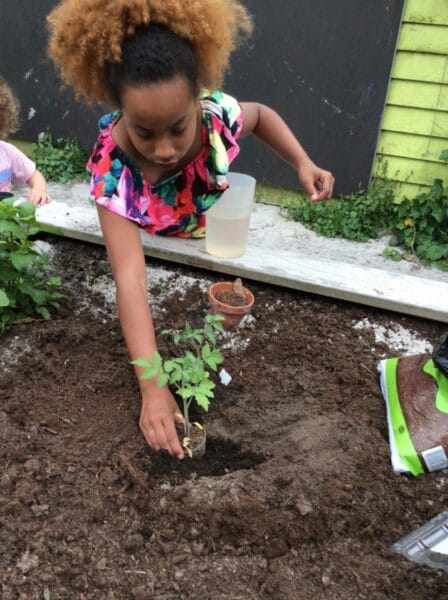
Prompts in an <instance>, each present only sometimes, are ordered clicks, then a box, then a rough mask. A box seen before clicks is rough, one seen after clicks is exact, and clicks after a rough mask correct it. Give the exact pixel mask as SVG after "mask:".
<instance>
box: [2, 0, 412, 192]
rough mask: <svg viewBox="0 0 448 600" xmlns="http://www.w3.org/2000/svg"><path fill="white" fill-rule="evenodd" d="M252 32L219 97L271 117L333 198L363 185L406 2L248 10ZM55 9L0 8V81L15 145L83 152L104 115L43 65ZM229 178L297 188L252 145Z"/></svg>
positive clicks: (325, 0)
mask: <svg viewBox="0 0 448 600" xmlns="http://www.w3.org/2000/svg"><path fill="white" fill-rule="evenodd" d="M244 3H245V4H246V6H247V7H248V8H249V10H250V11H251V12H252V14H253V15H254V18H255V32H254V35H253V36H252V38H251V39H250V41H249V42H248V43H246V44H245V46H244V47H243V48H241V49H240V50H239V51H238V52H237V53H236V54H235V55H234V56H233V58H232V63H231V70H230V72H229V74H228V77H227V80H226V85H225V89H226V91H229V92H230V93H232V94H234V95H235V96H236V97H237V98H239V99H240V100H256V101H259V102H263V103H265V104H268V105H270V106H272V107H273V108H275V109H276V110H277V111H278V112H280V113H281V114H282V115H283V116H284V118H285V119H286V121H287V122H288V123H289V125H290V126H291V128H292V129H293V131H294V132H295V133H296V134H297V135H298V137H299V139H300V140H301V142H302V143H303V145H304V146H305V148H306V149H307V151H308V152H309V154H310V155H311V157H312V158H313V159H314V160H315V162H317V163H318V164H320V165H321V166H323V167H325V168H328V169H330V170H332V171H333V173H334V174H335V176H336V180H337V192H339V193H348V192H351V191H353V190H356V189H358V188H359V187H366V186H367V185H368V182H369V176H370V172H371V167H372V162H373V159H374V155H375V147H376V142H377V137H378V131H379V127H380V123H381V117H382V111H383V107H384V101H385V96H386V90H387V85H388V81H389V75H390V70H391V64H392V60H393V55H394V50H395V43H396V38H397V34H398V31H399V26H400V17H401V12H402V8H403V0H362V1H361V2H360V1H359V0H337V1H335V0H282V1H281V2H266V1H265V2H262V0H245V1H244ZM55 4H57V2H55V1H54V0H41V1H40V2H33V3H27V6H26V11H22V10H18V6H20V2H19V3H17V1H13V0H1V7H0V73H1V74H2V75H4V76H5V77H6V78H7V79H8V81H9V82H10V84H11V85H12V87H13V88H14V90H15V91H16V93H17V95H18V97H19V99H20V101H21V103H22V107H23V111H22V118H23V125H22V129H21V131H20V135H21V136H22V137H25V138H28V139H35V138H36V136H37V135H38V134H39V133H40V132H41V131H44V130H45V129H50V130H51V131H52V132H53V134H54V135H55V136H62V137H76V138H77V139H78V140H79V141H80V142H81V143H82V144H84V145H87V146H90V145H91V144H92V142H93V141H94V139H95V137H96V121H97V118H98V116H99V115H101V114H102V113H103V112H104V111H103V110H102V109H101V108H100V107H95V108H94V109H90V108H87V107H86V106H84V105H81V104H79V103H77V102H75V100H74V98H73V94H72V92H71V90H69V89H61V86H60V83H59V80H58V76H57V74H56V72H55V70H54V68H53V67H52V65H51V64H50V62H49V61H48V59H47V58H46V50H45V47H46V28H45V15H46V14H47V13H48V12H49V11H50V10H51V8H52V7H53V6H54V5H55ZM242 148H243V151H242V153H241V155H240V157H239V158H238V159H237V162H236V163H235V168H236V169H238V170H242V171H246V172H248V173H251V174H253V175H255V176H256V177H257V179H258V180H259V181H262V182H265V183H270V184H274V185H281V186H286V187H296V186H297V178H296V175H295V173H294V172H293V171H292V169H290V168H289V167H288V166H287V165H285V164H284V163H283V162H282V161H281V160H280V159H278V158H277V157H276V156H274V155H273V154H272V152H270V151H268V150H267V149H266V148H264V147H263V146H262V145H261V144H260V143H258V142H257V141H256V140H253V139H245V140H243V141H242Z"/></svg>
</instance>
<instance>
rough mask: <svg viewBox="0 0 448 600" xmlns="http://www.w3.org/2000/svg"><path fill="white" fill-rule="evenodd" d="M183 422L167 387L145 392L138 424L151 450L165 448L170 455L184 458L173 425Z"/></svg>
mask: <svg viewBox="0 0 448 600" xmlns="http://www.w3.org/2000/svg"><path fill="white" fill-rule="evenodd" d="M183 422H184V419H183V417H182V414H181V412H180V410H179V407H178V406H177V404H176V401H175V400H174V398H173V395H172V394H171V392H170V390H169V389H168V388H167V387H163V388H157V389H154V391H152V392H151V393H150V394H149V393H148V392H145V394H144V395H143V397H142V410H141V414H140V423H139V424H140V429H141V430H142V432H143V435H144V436H145V439H146V441H147V442H148V444H149V446H151V448H152V449H153V450H167V451H168V452H169V454H171V456H175V457H176V458H179V459H182V458H184V452H183V450H182V447H181V445H180V442H179V438H178V437H177V433H176V429H175V426H174V424H175V423H183Z"/></svg>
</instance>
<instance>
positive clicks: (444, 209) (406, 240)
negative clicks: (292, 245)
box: [286, 151, 448, 269]
mask: <svg viewBox="0 0 448 600" xmlns="http://www.w3.org/2000/svg"><path fill="white" fill-rule="evenodd" d="M440 159H441V160H445V161H448V151H445V152H443V153H442V155H441V156H440ZM394 189H395V186H394V184H393V183H392V182H388V181H387V180H380V181H378V182H376V184H375V185H374V186H372V188H371V189H370V190H369V191H368V192H360V193H358V194H354V195H350V196H346V197H343V198H341V199H336V200H329V201H327V202H323V203H320V204H311V202H309V201H308V200H303V202H302V203H300V204H299V205H294V206H287V207H286V208H287V212H288V216H289V218H292V219H293V220H295V221H300V222H302V223H304V225H306V226H308V227H309V228H310V229H313V230H314V231H316V233H318V234H320V235H324V236H327V237H344V238H347V239H350V240H357V241H362V242H363V241H367V240H369V239H372V238H378V237H379V236H380V235H383V234H385V233H392V234H393V236H392V238H391V240H390V246H392V247H391V248H385V249H384V251H383V255H384V256H385V257H387V258H390V259H392V260H401V259H402V258H406V259H408V260H409V259H418V260H420V261H421V262H422V263H424V264H432V265H434V266H436V267H438V268H440V269H448V189H447V188H446V187H444V185H443V182H442V181H441V180H439V179H437V180H435V181H434V183H433V185H432V187H431V188H430V189H429V190H427V191H425V192H422V193H420V194H418V195H417V196H416V197H414V198H411V199H408V198H406V199H405V200H403V201H402V202H400V203H398V202H396V201H395V200H394ZM398 247H400V248H401V249H402V250H401V251H400V250H399V249H398Z"/></svg>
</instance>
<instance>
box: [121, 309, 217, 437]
mask: <svg viewBox="0 0 448 600" xmlns="http://www.w3.org/2000/svg"><path fill="white" fill-rule="evenodd" d="M221 321H222V317H221V316H217V315H207V316H206V318H205V323H204V326H203V327H202V328H198V329H195V328H193V327H192V325H190V323H186V324H185V327H184V329H183V330H182V331H178V330H170V329H166V330H164V331H162V335H170V336H171V338H172V340H173V342H174V345H175V346H176V347H177V348H178V349H179V353H178V354H177V355H176V356H172V357H170V358H168V359H166V360H164V359H163V358H162V357H161V355H160V354H159V353H158V352H154V353H153V355H152V358H151V359H147V358H137V359H135V360H134V361H132V364H134V365H135V366H139V367H143V368H144V370H143V372H142V373H141V374H140V377H141V378H142V379H151V378H153V377H157V383H158V385H159V386H160V387H162V386H164V385H169V386H172V387H173V388H174V390H175V392H176V393H177V395H178V396H179V398H181V399H182V403H183V416H184V419H185V423H186V431H189V430H190V419H189V408H190V405H191V402H192V401H193V400H194V401H195V402H196V404H197V405H198V406H199V407H200V408H202V409H203V410H204V411H208V409H209V406H210V402H211V400H212V399H213V398H214V388H215V387H216V386H215V383H214V382H213V381H212V380H211V379H210V369H211V370H213V371H216V369H217V367H218V365H219V364H221V363H222V362H223V360H224V358H223V356H222V354H221V352H220V351H219V350H218V348H216V344H217V338H216V335H215V333H216V332H221V331H224V329H223V327H222V324H221ZM205 340H207V341H205Z"/></svg>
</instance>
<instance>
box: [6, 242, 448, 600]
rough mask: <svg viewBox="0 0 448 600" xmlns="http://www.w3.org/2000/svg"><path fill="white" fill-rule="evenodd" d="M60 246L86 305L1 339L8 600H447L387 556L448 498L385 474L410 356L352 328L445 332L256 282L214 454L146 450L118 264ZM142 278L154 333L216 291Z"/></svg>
mask: <svg viewBox="0 0 448 600" xmlns="http://www.w3.org/2000/svg"><path fill="white" fill-rule="evenodd" d="M47 239H48V241H51V243H52V248H53V249H54V251H53V252H52V254H51V256H52V261H53V264H54V266H55V267H56V269H57V273H59V274H60V275H61V277H62V279H63V281H64V285H65V291H66V292H67V293H68V294H70V295H71V297H72V300H71V301H70V303H65V304H64V306H63V307H62V309H61V311H60V312H59V314H58V316H57V317H56V319H55V320H53V321H35V322H33V323H28V324H24V325H16V326H14V327H13V328H12V329H10V330H9V331H8V332H6V334H4V335H2V336H1V337H0V363H1V364H0V367H1V368H0V399H1V400H0V461H1V470H0V547H1V549H2V551H1V553H0V572H1V574H2V577H1V580H0V597H1V598H2V600H18V599H23V600H38V599H41V598H48V597H49V598H51V600H65V599H67V598H70V599H71V598H73V599H79V600H103V599H104V600H109V599H110V600H149V599H151V600H178V599H179V600H180V599H181V600H190V599H191V600H193V599H194V600H199V599H200V600H308V599H310V598H312V599H313V600H391V599H393V600H436V599H437V600H442V599H444V598H447V597H448V579H447V576H446V574H444V573H442V572H439V571H436V570H432V569H430V568H428V567H421V566H416V565H414V564H413V563H410V562H409V561H407V560H406V559H404V558H403V557H401V556H399V555H396V554H394V553H392V552H391V550H390V546H391V545H392V543H394V542H395V541H397V540H398V539H399V538H401V537H402V536H404V535H405V534H407V533H409V532H410V531H412V530H414V529H415V528H417V527H419V526H420V525H422V524H423V523H425V522H426V521H428V520H429V519H431V518H432V517H434V516H435V515H437V514H438V513H440V512H442V511H444V510H446V498H447V495H448V478H447V474H446V472H444V471H440V472H434V473H429V474H427V475H424V476H422V477H420V478H418V479H413V478H409V477H405V476H399V475H395V474H394V473H393V471H392V468H391V466H390V451H389V442H388V438H387V425H386V417H385V406H384V402H383V400H382V398H381V395H380V390H379V386H378V381H377V375H376V365H377V362H378V360H379V359H381V358H382V357H385V356H394V355H397V353H398V354H400V353H402V352H403V351H404V350H405V349H408V348H409V345H410V342H409V341H408V342H406V341H404V342H403V344H404V346H403V347H402V348H401V350H399V351H397V350H396V349H395V348H393V347H392V341H390V342H388V343H386V342H384V341H381V340H380V339H377V338H376V337H375V335H376V333H375V331H374V329H372V328H370V329H369V328H366V329H359V328H355V325H357V326H358V325H359V323H363V322H364V323H365V322H366V321H364V320H365V319H368V322H369V323H373V324H375V326H376V327H377V328H378V330H381V329H380V328H381V327H384V328H385V329H384V330H385V331H390V332H391V333H393V334H394V336H395V338H396V337H397V335H398V333H397V332H401V331H405V332H408V334H407V335H408V338H411V339H414V338H415V339H417V340H421V339H427V340H432V341H435V340H436V339H438V338H439V336H440V335H441V334H442V333H443V332H444V331H445V329H446V326H443V325H441V324H438V323H434V322H430V321H425V320H423V319H416V318H410V317H405V316H400V315H397V314H393V313H390V312H383V311H380V310H374V309H371V308H366V307H363V306H359V305H353V304H349V303H344V302H338V301H335V300H332V299H326V298H322V297H318V296H312V295H308V294H304V293H300V292H294V291H288V290H285V289H281V288H275V287H271V286H268V285H262V284H255V283H253V282H251V290H253V291H254V293H255V294H256V298H257V304H256V305H255V306H254V309H253V311H252V313H251V316H250V319H248V320H247V321H246V322H245V323H243V324H242V326H241V327H240V328H238V330H235V331H233V332H230V331H229V332H226V333H225V334H224V336H223V338H222V343H221V348H222V351H223V353H224V357H225V362H224V363H223V366H224V367H225V369H226V370H227V371H228V372H229V373H230V374H231V376H232V381H231V383H230V384H229V385H228V386H226V387H225V386H222V385H218V387H217V388H216V398H215V400H214V402H213V403H212V405H211V407H210V411H209V413H208V414H207V415H206V416H205V417H204V418H202V417H201V421H202V420H203V421H204V425H205V426H206V428H207V452H206V454H205V456H204V458H203V459H200V460H198V461H195V460H183V461H176V460H174V459H171V458H169V457H168V456H167V455H166V454H160V453H159V454H155V453H153V452H151V451H150V450H149V449H148V448H147V446H146V444H145V442H144V439H143V437H142V435H141V434H140V431H139V427H138V420H139V394H138V384H137V381H136V379H135V376H134V373H133V369H132V367H131V365H130V364H129V358H128V355H127V352H126V348H125V344H124V341H123V339H122V336H121V334H120V330H119V326H118V322H117V319H116V316H115V314H114V308H113V306H114V293H113V285H112V279H111V277H110V270H109V266H108V263H107V259H106V254H105V251H104V249H103V248H101V247H96V246H89V245H84V244H81V243H76V242H70V241H64V240H56V239H55V238H47ZM148 265H149V266H150V269H149V279H150V282H152V283H151V284H150V294H151V306H152V308H153V313H154V319H155V323H156V327H157V329H158V331H159V332H160V331H161V330H162V329H165V328H167V327H169V328H180V327H183V325H184V323H185V321H186V320H188V321H190V322H191V323H192V324H194V325H195V326H196V325H198V326H199V325H200V324H201V323H202V322H203V317H204V315H205V314H206V313H207V310H208V297H207V292H206V290H207V289H208V286H209V284H210V283H211V282H212V281H216V280H217V279H218V276H214V275H213V274H210V273H208V272H202V271H197V270H186V269H183V268H181V267H178V266H175V265H172V264H168V263H167V264H164V263H162V262H157V261H155V260H152V259H151V260H149V261H148ZM108 299H110V303H109V300H108ZM400 328H404V329H400ZM394 336H392V335H391V337H390V338H389V339H390V340H393V338H394ZM383 339H384V338H383ZM406 344H407V346H406ZM419 352H420V349H419Z"/></svg>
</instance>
